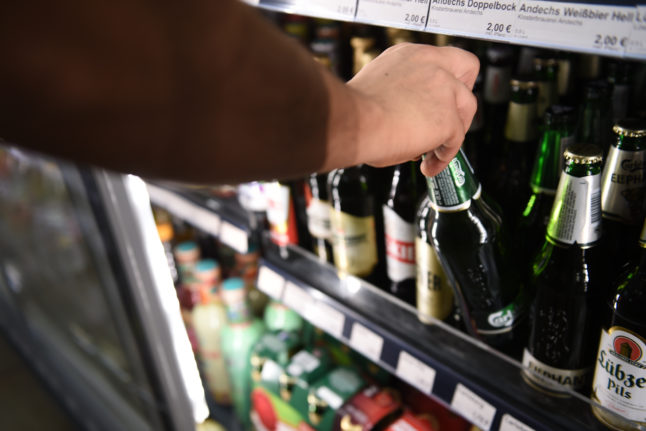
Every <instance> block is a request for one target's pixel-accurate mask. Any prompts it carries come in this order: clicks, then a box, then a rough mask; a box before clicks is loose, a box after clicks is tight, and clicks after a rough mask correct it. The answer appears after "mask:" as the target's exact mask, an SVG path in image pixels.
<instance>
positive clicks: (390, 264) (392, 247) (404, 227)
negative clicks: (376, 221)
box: [383, 205, 415, 281]
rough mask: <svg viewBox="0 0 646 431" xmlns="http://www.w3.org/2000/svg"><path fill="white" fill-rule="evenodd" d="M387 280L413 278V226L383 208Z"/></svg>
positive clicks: (387, 208)
mask: <svg viewBox="0 0 646 431" xmlns="http://www.w3.org/2000/svg"><path fill="white" fill-rule="evenodd" d="M383 212H384V231H385V233H386V265H387V266H386V268H387V269H388V278H390V279H391V280H392V281H403V280H405V279H407V278H414V277H415V226H414V225H413V223H408V222H407V221H406V220H404V219H403V218H401V217H400V216H399V215H398V214H397V213H396V212H395V211H393V210H392V208H389V207H387V206H386V205H384V206H383Z"/></svg>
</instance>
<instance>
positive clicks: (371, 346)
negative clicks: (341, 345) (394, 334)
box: [350, 322, 384, 362]
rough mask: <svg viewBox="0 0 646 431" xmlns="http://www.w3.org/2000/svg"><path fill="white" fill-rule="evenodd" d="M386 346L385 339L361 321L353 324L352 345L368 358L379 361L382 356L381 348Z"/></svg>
mask: <svg viewBox="0 0 646 431" xmlns="http://www.w3.org/2000/svg"><path fill="white" fill-rule="evenodd" d="M383 346H384V339H383V338H382V337H380V336H379V335H377V334H375V333H374V332H372V331H371V330H370V329H368V328H366V327H365V326H363V325H362V324H360V323H356V322H355V323H354V324H353V325H352V333H351V334H350V347H352V348H353V349H355V350H356V351H358V352H359V353H363V355H365V356H366V357H367V358H368V359H371V360H373V361H375V362H377V361H379V358H380V357H381V350H382V349H383Z"/></svg>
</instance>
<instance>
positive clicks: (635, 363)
mask: <svg viewBox="0 0 646 431" xmlns="http://www.w3.org/2000/svg"><path fill="white" fill-rule="evenodd" d="M638 245H639V246H638V247H637V249H638V250H637V252H636V253H635V254H634V256H633V260H632V261H631V264H630V265H629V266H628V268H627V270H626V271H625V272H624V274H623V276H622V277H620V278H618V279H617V280H616V282H614V283H612V288H613V292H614V295H613V297H612V300H611V301H610V304H609V308H608V311H609V313H608V314H609V317H608V319H607V320H606V321H605V322H604V324H603V328H602V330H601V339H600V341H599V350H598V352H597V356H596V359H597V360H596V365H595V373H594V379H593V383H592V399H593V400H595V401H597V402H598V403H599V404H601V405H602V406H603V407H605V408H606V409H610V410H612V411H613V412H614V413H616V415H611V414H610V413H608V412H607V411H606V410H603V409H600V408H598V407H596V406H595V405H594V404H593V405H592V411H593V412H594V414H595V415H596V416H597V417H598V418H599V419H600V420H601V421H602V422H604V423H605V424H606V425H608V426H609V427H611V428H613V429H617V430H633V429H635V430H636V429H643V427H645V426H646V355H645V354H644V353H646V315H645V314H644V310H646V220H645V223H644V224H643V228H642V232H641V235H640V237H639V242H638ZM617 415H618V416H617ZM620 416H621V417H623V418H624V419H625V421H623V420H621V417H620ZM638 425H640V426H641V428H638Z"/></svg>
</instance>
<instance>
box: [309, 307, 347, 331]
mask: <svg viewBox="0 0 646 431" xmlns="http://www.w3.org/2000/svg"><path fill="white" fill-rule="evenodd" d="M308 317H309V319H310V321H311V322H312V324H313V325H314V326H317V327H319V328H321V329H322V330H324V331H325V332H327V333H328V334H330V335H332V336H333V337H336V338H338V339H341V337H343V327H344V326H345V316H344V315H343V313H341V312H340V311H338V310H335V309H334V308H332V307H330V306H329V305H327V304H325V303H323V302H321V301H318V302H317V303H316V304H315V305H314V306H313V307H312V309H311V312H310V313H309V316H308Z"/></svg>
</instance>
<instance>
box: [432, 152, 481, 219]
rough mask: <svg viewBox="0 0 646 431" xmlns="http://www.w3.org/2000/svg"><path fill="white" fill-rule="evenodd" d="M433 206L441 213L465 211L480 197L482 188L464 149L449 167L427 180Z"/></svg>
mask: <svg viewBox="0 0 646 431" xmlns="http://www.w3.org/2000/svg"><path fill="white" fill-rule="evenodd" d="M426 181H427V185H428V193H429V196H430V198H431V200H430V203H431V206H432V207H433V208H434V209H436V210H437V211H440V212H454V211H463V210H466V209H468V208H469V207H470V206H471V199H478V198H479V197H480V192H481V186H480V183H479V182H478V179H477V178H476V177H475V175H474V173H473V168H472V167H471V165H470V164H469V161H468V159H467V157H466V156H465V154H464V152H463V151H462V149H460V151H459V152H458V154H457V155H456V156H455V158H454V159H453V160H451V162H450V163H449V165H448V166H447V167H446V168H444V170H443V171H442V172H440V173H439V174H437V175H436V176H434V177H427V178H426Z"/></svg>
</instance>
